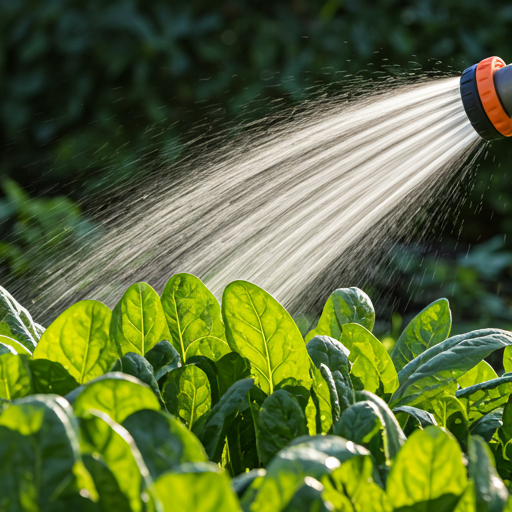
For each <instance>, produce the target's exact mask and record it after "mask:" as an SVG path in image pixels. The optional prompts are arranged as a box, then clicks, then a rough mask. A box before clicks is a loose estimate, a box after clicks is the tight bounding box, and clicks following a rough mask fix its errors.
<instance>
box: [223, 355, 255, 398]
mask: <svg viewBox="0 0 512 512" xmlns="http://www.w3.org/2000/svg"><path fill="white" fill-rule="evenodd" d="M215 364H216V366H217V373H218V379H219V394H220V396H222V395H223V394H224V393H225V392H226V391H227V390H228V389H229V388H230V387H231V386H232V385H233V384H234V383H235V382H237V381H239V380H242V379H246V378H247V377H249V376H250V375H251V367H250V365H249V363H248V361H247V359H245V358H244V357H242V356H241V355H240V354H237V353H236V352H230V353H229V354H226V355H225V356H222V357H221V358H220V359H219V360H218V361H217V362H216V363H215Z"/></svg>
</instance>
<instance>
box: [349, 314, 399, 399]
mask: <svg viewBox="0 0 512 512" xmlns="http://www.w3.org/2000/svg"><path fill="white" fill-rule="evenodd" d="M342 343H343V345H344V346H345V347H347V348H348V350H350V356H349V359H350V361H351V362H352V369H351V376H352V377H353V378H354V380H355V381H356V382H360V383H361V384H362V386H363V389H365V390H366V391H369V392H370V393H375V392H376V391H377V390H378V389H381V390H382V392H383V393H393V391H395V390H396V388H397V387H398V376H397V374H396V370H395V367H394V366H393V362H392V361H391V357H390V356H389V354H388V353H387V351H386V349H385V348H384V345H382V343H381V342H380V341H379V340H378V339H377V338H376V337H375V336H374V335H373V334H372V333H371V332H370V331H368V330H367V329H365V328H364V327H363V326H361V325H359V324H345V325H344V326H343V335H342ZM355 387H356V388H357V386H355Z"/></svg>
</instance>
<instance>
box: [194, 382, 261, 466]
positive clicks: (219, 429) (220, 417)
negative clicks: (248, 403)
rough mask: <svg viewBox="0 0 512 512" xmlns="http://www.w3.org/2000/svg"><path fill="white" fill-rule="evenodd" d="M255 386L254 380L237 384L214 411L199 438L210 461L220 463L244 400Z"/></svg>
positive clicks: (223, 397)
mask: <svg viewBox="0 0 512 512" xmlns="http://www.w3.org/2000/svg"><path fill="white" fill-rule="evenodd" d="M253 386H254V380H253V379H243V380H239V381H238V382H235V383H234V384H233V385H232V386H231V387H230V388H229V389H228V390H227V391H226V393H224V395H223V396H222V397H221V399H220V400H219V402H218V403H217V404H216V405H215V407H214V408H213V409H212V412H211V413H210V415H209V416H208V420H207V421H206V424H205V426H204V429H203V431H202V432H201V434H200V436H199V438H200V439H201V441H202V443H203V445H204V447H205V450H206V453H207V454H208V457H209V459H210V460H212V461H214V462H219V461H220V459H221V457H222V449H223V446H224V439H225V437H226V435H227V433H228V430H229V428H230V426H231V424H232V422H233V420H234V419H235V416H236V415H237V414H238V411H239V410H240V407H241V405H242V400H243V399H244V398H245V396H246V395H247V393H248V392H249V391H250V390H251V388H252V387H253Z"/></svg>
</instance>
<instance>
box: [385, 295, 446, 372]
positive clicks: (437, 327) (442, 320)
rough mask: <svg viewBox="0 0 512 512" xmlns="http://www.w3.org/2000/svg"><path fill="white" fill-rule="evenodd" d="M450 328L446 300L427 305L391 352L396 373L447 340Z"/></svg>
mask: <svg viewBox="0 0 512 512" xmlns="http://www.w3.org/2000/svg"><path fill="white" fill-rule="evenodd" d="M451 327H452V314H451V311H450V306H449V304H448V301H447V300H446V299H439V300H436V301H435V302H433V303H432V304H430V305H428V306H427V307H426V308H425V309H424V310H423V311H421V312H420V313H419V314H418V315H417V316H415V317H414V318H413V319H412V321H411V322H410V323H409V325H408V326H407V327H406V328H405V330H404V331H403V332H402V334H401V335H400V337H399V338H398V340H397V342H396V344H395V346H394V348H393V351H392V352H391V359H392V360H393V364H394V365H395V368H396V371H397V372H399V371H400V370H401V369H402V368H403V367H404V366H405V365H406V364H407V363H410V362H411V361H412V360H413V359H414V358H415V357H417V356H419V355H420V354H422V353H423V352H425V350H427V349H429V348H430V347H433V346H434V345H437V344H438V343H441V341H444V340H445V339H446V338H448V336H449V335H450V330H451Z"/></svg>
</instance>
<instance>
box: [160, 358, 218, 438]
mask: <svg viewBox="0 0 512 512" xmlns="http://www.w3.org/2000/svg"><path fill="white" fill-rule="evenodd" d="M162 398H163V400H164V402H165V405H166V407H167V410H168V411H169V412H170V413H171V414H174V415H175V416H178V417H179V418H181V419H182V420H183V422H184V423H185V425H187V427H188V428H189V430H192V429H194V428H195V427H194V426H195V423H196V422H198V426H199V429H200V428H201V426H202V425H203V424H204V423H203V422H204V420H205V419H206V415H207V414H208V413H209V412H210V409H211V406H212V397H211V391H210V382H209V381H208V377H207V376H206V373H204V372H203V370H201V369H200V368H198V367H197V366H195V365H187V366H182V367H181V368H177V369H176V370H173V371H172V372H171V373H169V375H168V377H167V380H166V381H165V383H164V387H163V389H162Z"/></svg>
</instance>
